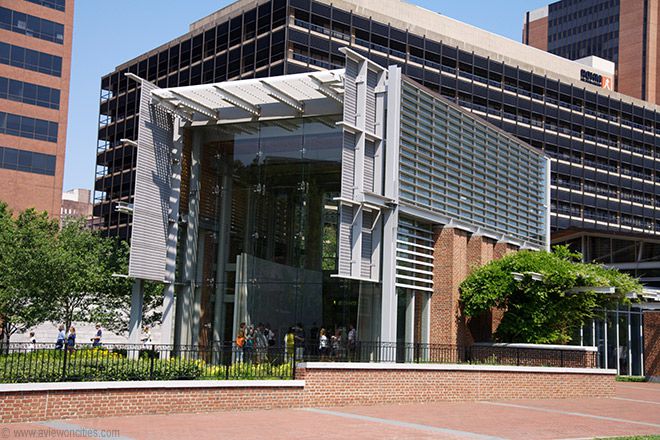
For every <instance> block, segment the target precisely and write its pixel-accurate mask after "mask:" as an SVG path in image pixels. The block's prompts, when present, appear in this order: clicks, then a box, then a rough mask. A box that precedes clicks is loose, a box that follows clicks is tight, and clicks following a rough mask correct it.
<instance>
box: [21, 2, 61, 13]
mask: <svg viewBox="0 0 660 440" xmlns="http://www.w3.org/2000/svg"><path fill="white" fill-rule="evenodd" d="M26 1H28V2H30V3H36V4H38V5H41V6H45V7H47V8H51V9H55V10H57V11H64V10H65V8H66V0H26Z"/></svg>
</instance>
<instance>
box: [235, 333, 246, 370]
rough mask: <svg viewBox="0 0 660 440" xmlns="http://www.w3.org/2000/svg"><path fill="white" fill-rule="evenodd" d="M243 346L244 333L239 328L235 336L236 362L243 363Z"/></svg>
mask: <svg viewBox="0 0 660 440" xmlns="http://www.w3.org/2000/svg"><path fill="white" fill-rule="evenodd" d="M244 346H245V331H244V330H243V329H242V328H241V329H240V330H238V334H237V335H236V362H243V347H244Z"/></svg>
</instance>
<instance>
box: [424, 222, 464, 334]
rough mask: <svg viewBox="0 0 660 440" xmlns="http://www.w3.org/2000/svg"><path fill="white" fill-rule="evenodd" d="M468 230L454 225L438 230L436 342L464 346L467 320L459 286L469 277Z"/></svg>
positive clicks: (433, 319) (433, 311) (434, 309)
mask: <svg viewBox="0 0 660 440" xmlns="http://www.w3.org/2000/svg"><path fill="white" fill-rule="evenodd" d="M467 244H468V233H467V232H465V231H461V230H459V229H454V228H437V229H436V230H435V231H434V246H433V247H434V250H433V257H434V262H433V286H434V287H433V296H432V297H431V322H430V328H431V338H430V342H431V343H432V344H449V345H464V343H465V342H466V341H465V339H466V338H465V334H466V329H465V319H464V317H463V316H462V314H461V313H460V309H459V302H458V299H459V292H458V286H459V285H460V284H461V281H463V280H464V279H465V277H466V276H467V267H468V263H467Z"/></svg>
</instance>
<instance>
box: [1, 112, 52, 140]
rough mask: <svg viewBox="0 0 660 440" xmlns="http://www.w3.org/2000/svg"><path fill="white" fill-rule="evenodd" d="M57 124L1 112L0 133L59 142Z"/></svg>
mask: <svg viewBox="0 0 660 440" xmlns="http://www.w3.org/2000/svg"><path fill="white" fill-rule="evenodd" d="M57 128H58V126H57V122H51V121H44V120H43V119H36V118H30V117H27V116H20V115H14V114H12V113H5V112H0V133H2V134H10V135H12V136H20V137H24V138H28V139H37V140H41V141H48V142H57Z"/></svg>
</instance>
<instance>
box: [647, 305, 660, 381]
mask: <svg viewBox="0 0 660 440" xmlns="http://www.w3.org/2000/svg"><path fill="white" fill-rule="evenodd" d="M643 319H644V328H643V334H644V375H645V376H647V377H653V378H658V379H660V310H646V311H644V318H643Z"/></svg>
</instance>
